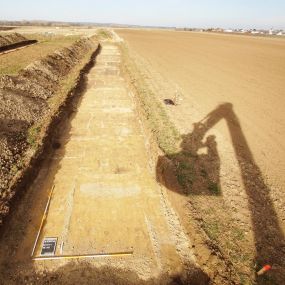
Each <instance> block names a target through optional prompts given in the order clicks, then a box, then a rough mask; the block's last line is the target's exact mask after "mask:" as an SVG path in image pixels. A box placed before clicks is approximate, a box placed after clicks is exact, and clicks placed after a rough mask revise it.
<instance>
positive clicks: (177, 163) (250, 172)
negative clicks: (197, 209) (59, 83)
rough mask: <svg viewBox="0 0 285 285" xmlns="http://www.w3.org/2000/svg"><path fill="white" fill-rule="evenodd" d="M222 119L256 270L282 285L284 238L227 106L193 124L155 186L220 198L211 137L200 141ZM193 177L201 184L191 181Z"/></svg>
mask: <svg viewBox="0 0 285 285" xmlns="http://www.w3.org/2000/svg"><path fill="white" fill-rule="evenodd" d="M222 119H224V120H225V121H226V123H227V126H228V129H229V132H230V136H231V141H232V144H233V148H234V151H235V156H236V159H237V162H238V165H239V168H240V172H241V177H242V181H243V185H244V189H245V192H246V194H247V199H248V206H249V210H250V213H251V221H252V229H253V233H254V240H255V249H256V264H257V265H258V266H260V265H265V264H271V265H273V266H274V267H273V269H274V270H273V272H272V273H273V274H272V275H274V276H273V279H274V280H277V282H278V283H276V284H281V283H280V281H281V280H283V282H284V280H285V240H284V234H283V232H282V229H281V227H280V225H279V221H278V217H277V214H276V212H275V209H274V205H273V203H272V200H271V198H270V188H269V187H268V186H267V185H266V183H265V181H264V178H263V175H262V173H261V170H260V169H259V167H258V165H257V164H256V162H255V161H254V158H253V155H252V153H251V150H250V148H249V145H248V143H247V140H246V138H245V136H244V133H243V131H242V128H241V125H240V122H239V119H238V117H237V115H236V114H235V112H234V110H233V106H232V104H230V103H224V104H221V105H219V106H218V107H217V108H216V109H215V110H213V111H212V112H210V113H209V114H208V115H207V116H206V117H205V118H204V119H203V120H202V121H201V122H199V123H196V124H194V130H193V132H192V133H190V134H187V135H184V136H182V139H183V140H182V143H181V151H180V152H179V153H176V154H173V155H168V156H161V157H159V159H158V162H157V171H156V174H157V180H158V181H159V182H160V183H162V184H163V185H165V186H166V187H167V188H168V189H170V190H172V191H177V192H179V193H180V194H181V188H183V189H184V190H183V191H184V193H183V194H185V195H188V194H190V193H191V194H192V195H221V194H222V193H221V186H220V180H219V172H220V159H219V154H218V151H217V146H216V142H215V137H214V136H209V137H208V138H207V139H206V142H205V143H203V139H204V138H205V135H206V133H207V132H208V131H209V130H210V129H211V128H213V127H214V126H215V125H216V124H217V123H218V122H220V121H221V120H222ZM202 148H206V149H207V154H200V155H199V154H198V152H199V150H200V149H202ZM197 173H198V175H199V176H200V179H197V177H193V176H194V175H197ZM177 181H178V182H179V185H180V186H179V185H178V183H177ZM181 186H182V187H181ZM209 199H210V198H209ZM275 273H276V274H275ZM257 282H258V284H265V283H263V282H264V280H263V279H262V278H257ZM274 282H275V281H274ZM266 284H269V283H266ZM270 284H275V283H270Z"/></svg>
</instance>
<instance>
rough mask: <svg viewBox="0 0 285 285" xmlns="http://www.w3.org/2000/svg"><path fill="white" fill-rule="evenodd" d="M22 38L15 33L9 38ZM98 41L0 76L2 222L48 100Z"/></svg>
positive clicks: (79, 43)
mask: <svg viewBox="0 0 285 285" xmlns="http://www.w3.org/2000/svg"><path fill="white" fill-rule="evenodd" d="M12 39H14V40H16V39H19V40H20V39H21V36H20V35H18V34H14V36H13V37H12V36H10V37H9V40H10V41H11V40H12ZM97 46H98V44H95V42H94V41H93V40H91V39H87V38H84V39H81V40H79V41H76V42H75V43H74V44H73V45H72V46H70V47H68V48H64V49H62V50H59V51H56V52H54V53H53V54H51V55H48V56H47V57H45V58H43V59H42V60H39V61H36V62H34V63H32V64H30V65H29V66H27V67H26V68H25V69H23V70H22V71H20V73H19V74H18V75H16V76H7V75H5V76H2V77H0V102H1V104H0V223H1V221H2V217H3V215H5V214H6V213H7V212H8V202H9V201H10V199H11V198H12V197H13V195H14V193H13V191H11V185H12V184H13V182H12V180H13V178H14V176H15V174H16V173H17V172H18V171H19V170H21V169H23V168H24V167H25V166H26V165H25V162H24V161H25V159H24V158H25V157H26V153H27V151H28V150H29V149H30V148H32V147H33V142H34V139H35V137H36V136H37V135H38V133H39V131H40V130H39V127H38V126H39V125H41V121H42V120H43V118H44V117H45V118H47V117H49V116H50V117H51V116H52V113H53V112H54V111H55V110H51V109H50V107H49V105H48V102H47V99H49V98H51V97H53V96H56V95H57V91H58V89H59V88H60V87H61V83H62V81H63V80H64V79H65V78H66V77H67V76H68V74H69V73H70V71H71V70H72V69H73V67H75V66H76V65H77V64H78V63H79V62H80V60H81V59H82V58H83V57H84V56H85V55H86V54H87V53H88V52H90V51H93V50H95V49H96V48H97Z"/></svg>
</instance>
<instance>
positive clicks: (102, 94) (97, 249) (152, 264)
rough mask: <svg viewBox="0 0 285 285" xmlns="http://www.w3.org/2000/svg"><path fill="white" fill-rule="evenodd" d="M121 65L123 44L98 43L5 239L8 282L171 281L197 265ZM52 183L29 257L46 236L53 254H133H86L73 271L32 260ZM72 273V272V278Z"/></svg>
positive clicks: (2, 253) (3, 253)
mask: <svg viewBox="0 0 285 285" xmlns="http://www.w3.org/2000/svg"><path fill="white" fill-rule="evenodd" d="M120 64H121V55H120V51H119V48H118V47H117V46H116V45H114V44H112V43H105V44H103V47H102V51H101V53H100V55H99V56H98V58H97V60H96V65H95V67H94V68H93V69H91V71H90V73H89V75H88V86H87V90H86V92H85V93H84V94H83V97H82V100H81V102H80V104H79V105H78V106H77V108H75V109H74V111H75V113H74V115H73V116H72V118H71V120H70V125H68V126H66V128H64V129H62V130H59V134H58V141H57V142H56V146H57V147H59V146H60V147H59V148H58V149H57V150H56V151H55V154H54V155H53V156H52V157H50V158H49V159H48V161H46V162H45V164H44V165H43V167H42V168H41V170H40V172H39V175H38V177H37V179H36V180H35V182H34V183H33V185H32V186H31V188H30V189H29V190H28V192H27V194H26V196H25V197H24V198H23V201H22V203H21V204H20V205H19V209H18V211H17V212H15V214H14V215H13V217H12V219H11V220H10V222H9V225H7V230H6V231H5V234H4V235H3V237H2V241H1V246H0V248H1V249H0V256H1V263H2V267H1V269H2V270H1V271H2V274H4V276H5V274H6V278H7V282H6V283H5V284H20V283H21V282H23V280H25V281H27V280H30V282H31V283H32V284H41V283H43V284H45V282H48V280H51V282H52V284H77V282H80V281H79V280H81V282H83V284H136V283H138V281H139V280H141V281H147V280H155V281H152V282H151V284H152V283H154V284H167V283H168V282H169V280H170V281H171V278H173V280H174V279H175V278H176V279H177V280H178V281H177V282H178V283H177V284H181V282H182V280H183V277H182V276H183V274H184V273H183V272H184V270H185V268H184V266H185V265H186V264H187V266H189V265H190V268H189V267H188V270H190V271H191V270H194V271H195V258H194V257H193V254H192V251H191V244H190V241H189V239H188V237H187V236H186V235H185V234H184V232H183V228H182V227H181V225H180V223H179V220H178V217H177V216H176V214H175V212H174V211H173V209H172V208H171V206H170V204H169V202H168V200H167V198H166V196H165V193H164V191H165V190H163V188H161V186H160V185H159V184H158V183H157V182H156V179H155V174H154V173H153V172H152V171H151V169H150V166H149V157H148V148H147V144H146V138H145V135H144V131H143V128H142V125H141V122H140V120H139V119H138V117H137V113H136V107H135V104H134V100H133V94H132V93H131V92H130V90H129V89H128V85H127V83H126V81H125V80H124V77H123V76H122V74H121V71H120ZM53 187H54V190H53V192H52V198H51V202H50V206H49V209H48V213H47V216H46V219H45V223H44V226H43V228H42V231H41V233H40V236H39V241H38V243H37V246H36V249H35V254H34V256H39V254H40V251H41V245H42V241H43V239H44V237H57V238H58V246H57V249H56V255H61V254H64V255H82V254H94V253H95V254H96V253H106V254H108V253H131V254H130V255H126V256H122V255H120V254H118V255H117V256H116V255H115V256H113V257H100V258H97V259H90V260H84V259H83V261H82V262H83V263H82V262H81V263H80V262H78V264H77V265H76V266H75V268H74V269H72V264H73V263H71V261H70V260H60V261H55V260H54V261H37V262H33V261H32V260H31V256H30V255H31V251H32V248H33V244H34V241H35V237H36V234H37V231H38V230H39V226H40V221H41V218H42V215H43V212H44V208H45V204H46V202H47V197H48V193H49V192H50V190H51V189H52V188H53ZM61 244H63V246H62V247H61ZM61 248H62V252H61ZM87 261H88V262H87ZM82 267H83V269H82V270H81V268H82ZM106 267H107V268H108V270H107V269H106ZM13 268H14V269H15V271H14V273H12V272H13ZM92 268H93V269H92ZM101 270H102V272H101V273H100V271H101ZM62 271H63V272H65V274H62ZM70 271H71V273H70ZM105 271H106V272H105ZM118 271H122V272H123V273H122V274H119V275H120V276H119V275H118V276H117V273H118ZM47 272H48V273H47ZM75 272H77V273H75ZM91 272H93V273H91ZM96 272H98V274H97V276H96V277H93V279H92V276H93V274H94V275H96V274H95V273H96ZM113 272H117V273H116V274H115V273H113ZM127 272H129V274H127ZM54 274H55V275H56V277H54V276H55V275H54ZM69 274H71V275H76V276H74V277H71V278H72V279H70V280H68V279H67V276H68V275H69ZM164 275H166V276H165V277H162V276H164ZM2 276H3V275H2ZM33 276H34V277H35V276H36V277H37V280H38V281H37V282H35V283H34V279H33ZM133 276H136V279H134V278H133ZM179 276H180V277H179ZM118 278H119V279H120V280H121V281H120V282H119V281H118ZM185 278H186V277H185ZM98 280H100V281H98ZM179 280H180V281H179ZM184 281H185V280H184ZM27 282H28V281H27ZM102 282H103V283H102ZM179 282H180V283H179ZM199 282H202V279H201V280H200V281H199ZM0 283H1V282H0ZM172 284H176V283H175V282H174V281H173V283H172ZM195 284H196V283H195ZM197 284H198V283H197ZM199 284H204V283H199Z"/></svg>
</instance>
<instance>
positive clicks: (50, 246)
mask: <svg viewBox="0 0 285 285" xmlns="http://www.w3.org/2000/svg"><path fill="white" fill-rule="evenodd" d="M56 244H57V238H44V240H43V244H42V250H41V256H52V255H54V254H55V250H56Z"/></svg>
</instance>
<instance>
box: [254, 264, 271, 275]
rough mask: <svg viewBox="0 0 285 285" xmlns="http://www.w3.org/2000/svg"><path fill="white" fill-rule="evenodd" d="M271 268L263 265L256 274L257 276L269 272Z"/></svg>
mask: <svg viewBox="0 0 285 285" xmlns="http://www.w3.org/2000/svg"><path fill="white" fill-rule="evenodd" d="M271 268H272V267H271V266H270V265H268V264H267V265H265V266H263V267H262V268H261V269H260V270H259V271H258V272H257V275H262V274H264V273H265V272H267V271H269V270H270V269H271Z"/></svg>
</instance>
